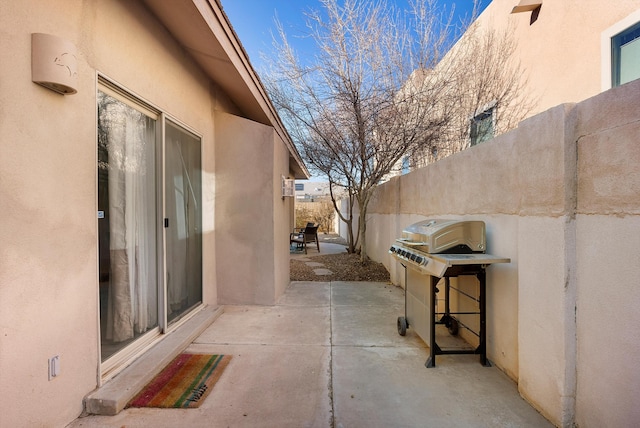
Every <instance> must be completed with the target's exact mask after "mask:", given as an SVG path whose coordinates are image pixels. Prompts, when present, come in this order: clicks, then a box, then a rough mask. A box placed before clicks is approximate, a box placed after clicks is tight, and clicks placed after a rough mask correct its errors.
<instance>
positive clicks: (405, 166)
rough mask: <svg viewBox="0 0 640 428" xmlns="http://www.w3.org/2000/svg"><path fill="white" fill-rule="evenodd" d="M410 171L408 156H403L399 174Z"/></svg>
mask: <svg viewBox="0 0 640 428" xmlns="http://www.w3.org/2000/svg"><path fill="white" fill-rule="evenodd" d="M410 172H411V163H410V159H409V156H405V157H403V158H402V172H401V174H402V175H404V174H409V173H410Z"/></svg>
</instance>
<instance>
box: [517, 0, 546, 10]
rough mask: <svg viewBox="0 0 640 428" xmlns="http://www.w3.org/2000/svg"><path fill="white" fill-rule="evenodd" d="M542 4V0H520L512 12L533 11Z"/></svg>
mask: <svg viewBox="0 0 640 428" xmlns="http://www.w3.org/2000/svg"><path fill="white" fill-rule="evenodd" d="M541 6H542V0H520V3H518V5H517V6H515V7H514V8H513V10H512V11H511V13H520V12H531V11H534V10H536V9H538V8H539V7H541Z"/></svg>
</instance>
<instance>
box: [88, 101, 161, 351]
mask: <svg viewBox="0 0 640 428" xmlns="http://www.w3.org/2000/svg"><path fill="white" fill-rule="evenodd" d="M103 98H104V99H107V100H108V104H107V106H106V108H103V109H102V111H101V113H100V114H101V115H102V114H105V115H108V117H107V120H103V121H101V124H102V125H103V126H107V129H106V132H105V135H106V140H107V149H108V154H109V161H108V171H109V178H108V186H109V230H110V232H109V238H110V259H111V270H110V283H109V296H108V307H107V332H106V335H107V337H106V338H107V339H108V340H110V341H113V342H122V341H125V340H128V339H132V338H133V337H134V336H135V335H137V334H141V333H144V332H145V331H147V330H148V329H149V328H151V327H153V326H155V325H157V322H158V320H157V305H156V302H157V286H156V256H155V254H156V231H155V224H156V220H155V218H156V216H155V210H156V202H155V201H156V199H155V194H156V189H155V149H154V145H155V132H154V129H155V124H154V122H155V121H154V120H153V119H151V118H149V117H147V116H145V115H144V114H142V113H140V112H138V111H137V110H134V109H133V108H131V107H129V106H127V105H126V104H124V103H121V102H119V101H117V100H115V99H113V98H109V97H108V96H104V95H103Z"/></svg>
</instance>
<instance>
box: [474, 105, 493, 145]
mask: <svg viewBox="0 0 640 428" xmlns="http://www.w3.org/2000/svg"><path fill="white" fill-rule="evenodd" d="M494 112H495V107H491V108H489V109H487V110H485V111H483V112H482V113H480V114H478V115H476V116H474V117H473V118H472V119H471V145H472V146H475V145H476V144H480V143H484V142H485V141H488V140H490V139H492V138H493V135H494V126H493V115H494Z"/></svg>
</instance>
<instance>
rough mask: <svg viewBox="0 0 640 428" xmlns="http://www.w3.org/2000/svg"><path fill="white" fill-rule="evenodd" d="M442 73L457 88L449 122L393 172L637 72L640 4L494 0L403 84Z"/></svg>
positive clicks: (435, 157) (452, 150) (589, 0)
mask: <svg viewBox="0 0 640 428" xmlns="http://www.w3.org/2000/svg"><path fill="white" fill-rule="evenodd" d="M440 76H444V80H448V81H449V82H448V83H447V85H448V86H450V87H451V88H452V89H450V91H451V92H452V93H454V94H455V96H454V97H452V98H453V100H454V101H455V102H453V103H452V101H451V100H450V99H447V100H445V101H444V102H445V103H447V107H442V111H446V112H447V113H446V114H447V118H448V122H449V123H448V124H447V126H446V127H445V128H444V129H443V130H442V132H441V133H440V137H439V140H438V141H435V142H433V144H434V145H430V146H429V147H427V148H425V150H423V151H422V152H420V153H415V154H412V155H410V156H406V157H405V158H404V159H402V160H401V161H400V162H398V164H397V165H396V167H395V168H394V171H393V172H392V174H390V176H395V175H401V174H406V173H407V172H409V171H410V170H413V169H416V168H419V167H421V166H424V165H426V164H428V163H431V162H434V161H435V160H438V159H442V158H444V157H446V156H449V155H450V154H452V153H456V152H458V151H460V150H464V149H466V148H468V147H470V146H473V145H476V144H480V143H482V142H484V141H488V140H489V139H491V138H493V137H494V136H496V135H500V134H502V133H504V132H507V131H510V130H512V129H514V128H516V127H517V126H518V123H519V122H520V121H521V120H524V119H526V118H528V117H531V116H534V115H536V114H538V113H540V112H542V111H545V110H547V109H549V108H551V107H554V106H556V105H558V104H561V103H567V102H580V101H582V100H585V99H587V98H589V97H592V96H594V95H597V94H598V93H600V92H603V91H605V90H607V89H610V88H612V87H615V86H618V85H620V84H624V83H627V82H629V81H631V80H635V79H637V78H640V3H639V2H638V1H637V0H619V1H615V2H601V1H597V0H563V1H560V0H493V1H492V2H491V3H490V4H489V5H488V6H487V8H486V9H485V10H484V11H483V12H482V14H481V15H480V16H479V17H478V18H477V19H476V21H474V22H473V24H472V25H471V26H470V27H469V29H468V30H467V32H466V33H465V34H463V36H462V37H461V38H460V40H459V41H458V42H457V43H456V44H455V45H454V46H453V47H452V49H451V50H450V51H449V52H448V53H447V54H446V55H445V57H444V58H443V60H442V61H441V62H440V63H439V65H438V66H437V67H436V68H435V73H431V72H422V73H421V72H419V70H416V73H414V75H412V77H411V80H410V81H409V82H407V87H406V88H403V90H408V91H412V89H411V88H412V87H413V86H416V87H418V88H420V86H421V85H422V84H423V83H422V80H423V79H424V80H425V81H426V82H427V86H428V85H429V84H430V83H429V82H430V81H431V80H435V81H436V82H439V80H441V79H442V78H441V77H440ZM436 84H437V83H436ZM413 90H414V91H415V89H413ZM450 105H454V106H455V107H453V108H451V107H450Z"/></svg>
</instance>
